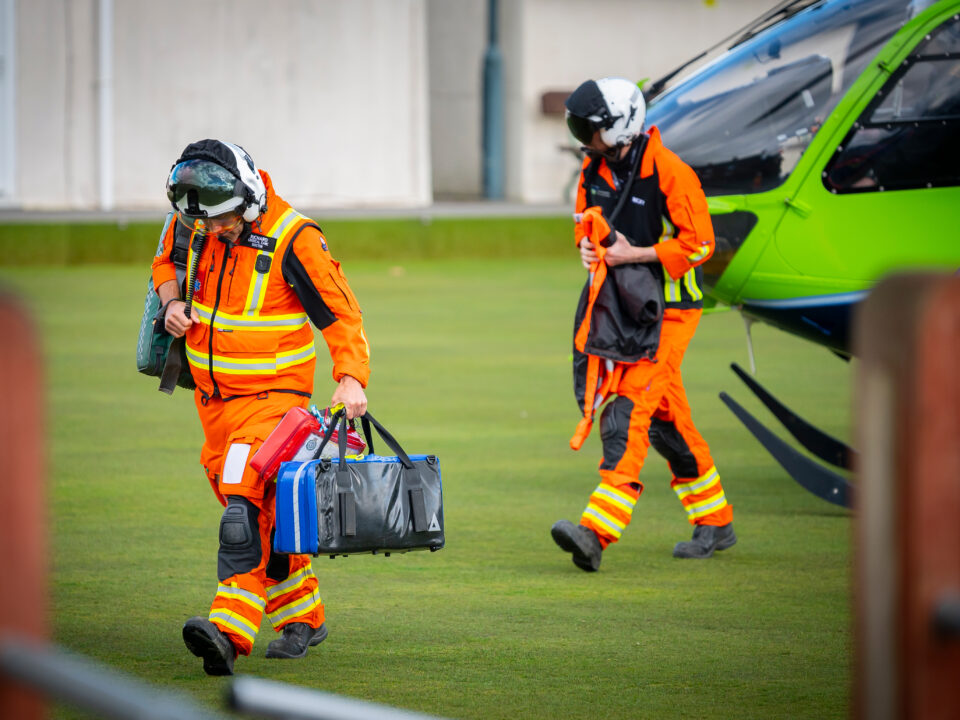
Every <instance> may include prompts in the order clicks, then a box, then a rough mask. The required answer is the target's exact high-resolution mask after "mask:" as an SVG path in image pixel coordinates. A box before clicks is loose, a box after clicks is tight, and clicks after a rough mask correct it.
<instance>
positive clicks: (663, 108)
mask: <svg viewBox="0 0 960 720" xmlns="http://www.w3.org/2000/svg"><path fill="white" fill-rule="evenodd" d="M908 5H909V3H908V2H907V0H859V1H856V0H855V1H854V2H846V3H833V4H830V3H827V4H818V5H814V6H812V7H810V8H807V9H806V10H803V11H801V12H799V13H797V14H796V15H795V16H794V17H792V18H791V19H790V20H788V21H787V22H784V23H781V24H779V25H774V26H773V27H771V28H769V29H767V30H764V31H763V32H760V33H759V34H757V35H756V36H754V37H752V38H751V39H749V40H747V41H746V42H744V43H742V44H740V45H737V46H735V47H733V48H732V49H731V50H730V51H729V52H727V53H726V54H724V55H723V56H721V57H720V58H719V59H718V60H717V61H715V62H714V63H712V64H709V65H707V66H706V67H704V68H702V69H701V70H700V71H698V72H697V73H696V74H694V75H692V76H691V77H690V78H688V79H687V80H685V81H683V82H680V83H679V84H678V85H676V86H675V87H673V88H672V89H670V90H668V91H667V92H665V93H664V94H663V95H660V96H659V97H657V98H655V99H654V100H653V101H652V102H651V104H650V108H649V111H648V115H647V117H648V124H650V125H657V126H658V127H659V128H660V132H661V133H662V134H663V138H664V142H665V143H666V144H667V146H668V147H670V149H671V150H673V151H674V152H676V153H677V154H678V155H679V156H680V157H682V158H683V159H684V161H686V162H687V163H688V164H689V165H690V166H692V167H693V169H694V170H695V171H696V172H697V175H698V176H699V177H700V181H701V184H702V185H703V188H704V191H705V192H706V194H707V195H733V194H742V193H758V192H764V191H767V190H770V189H772V188H775V187H777V186H778V185H780V184H782V183H783V182H784V180H786V178H787V177H788V176H789V175H790V173H791V171H792V170H793V168H794V167H795V166H796V164H797V163H798V162H799V160H800V157H801V156H802V155H803V152H804V150H806V148H807V146H808V145H809V144H810V142H811V140H812V139H813V137H814V135H815V134H816V133H817V131H818V130H819V129H820V126H821V124H822V123H823V121H824V120H825V119H826V118H827V116H828V115H829V114H830V112H831V111H832V110H833V108H834V107H835V106H836V104H837V103H838V102H839V101H840V99H841V98H842V97H843V95H844V94H845V93H846V91H847V89H848V88H849V87H850V85H852V84H853V82H854V81H855V80H856V79H857V77H858V76H859V75H860V73H861V72H862V70H863V69H864V67H866V65H867V63H869V62H870V61H871V60H872V59H873V57H874V56H875V55H876V53H877V52H878V51H879V50H880V48H881V47H883V45H884V44H885V43H886V42H887V40H889V39H890V37H892V35H893V34H894V33H895V32H896V31H897V30H898V29H899V28H900V27H901V25H902V23H903V21H904V18H905V16H906V15H905V13H906V8H907V6H908Z"/></svg>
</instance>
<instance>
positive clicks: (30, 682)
mask: <svg viewBox="0 0 960 720" xmlns="http://www.w3.org/2000/svg"><path fill="white" fill-rule="evenodd" d="M0 674H2V675H4V676H6V678H7V679H10V680H14V681H16V682H18V683H20V684H21V685H24V686H26V687H28V688H30V689H32V690H36V691H40V693H42V694H43V695H45V696H47V697H50V698H53V699H55V700H58V701H60V702H64V703H67V704H69V705H73V706H76V707H78V708H80V709H82V710H85V711H87V712H89V713H92V714H93V715H94V716H96V717H101V718H110V720H217V719H218V718H220V719H222V718H224V717H225V716H223V715H218V714H214V713H210V712H209V711H207V710H202V709H200V708H199V707H197V706H196V705H195V704H194V703H192V702H191V701H190V700H188V699H186V698H183V697H180V696H179V695H176V694H175V693H172V692H170V691H161V690H157V689H156V688H154V687H152V686H150V685H148V684H147V683H145V682H143V681H141V680H136V679H133V678H131V677H129V676H128V675H125V674H123V673H121V672H119V671H117V670H114V669H113V668H111V667H108V666H106V665H104V664H102V663H99V662H96V661H94V660H91V659H90V658H86V657H83V656H81V655H76V654H73V653H70V652H67V651H65V650H63V649H61V648H58V647H56V646H53V645H40V644H39V643H37V642H35V641H30V640H25V639H23V638H18V637H14V636H11V635H7V636H5V637H3V638H0Z"/></svg>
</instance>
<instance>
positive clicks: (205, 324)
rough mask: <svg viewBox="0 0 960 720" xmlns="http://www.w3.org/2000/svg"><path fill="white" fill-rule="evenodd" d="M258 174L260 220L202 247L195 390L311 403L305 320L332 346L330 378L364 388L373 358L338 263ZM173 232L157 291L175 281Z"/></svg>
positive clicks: (309, 332) (158, 270) (191, 338)
mask: <svg viewBox="0 0 960 720" xmlns="http://www.w3.org/2000/svg"><path fill="white" fill-rule="evenodd" d="M260 175H261V176H262V178H263V182H264V184H265V185H266V188H267V211H266V212H265V213H264V214H263V215H261V216H260V217H259V218H258V219H257V220H256V221H254V222H253V224H252V227H251V228H250V232H247V230H246V229H245V230H244V232H243V233H242V234H241V236H240V237H239V238H238V239H237V240H236V241H235V242H233V243H228V242H226V241H224V240H222V239H220V238H207V239H206V242H205V244H204V246H203V248H202V250H201V252H200V260H199V264H198V266H197V274H196V280H195V282H194V295H193V307H194V308H195V309H196V311H197V314H198V315H199V316H200V321H199V323H195V324H194V325H193V326H191V327H190V328H189V329H188V330H187V334H186V354H187V360H188V362H189V363H190V370H191V372H192V374H193V378H194V380H195V381H196V383H197V388H198V389H199V390H200V392H201V393H203V394H204V395H206V396H208V397H213V396H215V395H220V396H221V397H223V398H225V399H226V398H230V397H235V396H242V395H253V394H257V393H260V392H263V391H267V390H273V391H276V390H285V391H288V392H295V393H298V394H303V395H307V396H310V395H311V394H312V393H313V375H314V368H315V365H316V351H315V349H314V343H313V328H312V327H311V326H310V321H311V320H312V321H313V323H314V324H315V325H316V326H317V328H318V329H319V330H320V331H321V332H322V333H323V337H324V340H326V342H327V345H328V346H329V349H330V356H331V358H332V360H333V379H334V380H335V381H339V380H340V378H341V377H343V376H344V375H351V376H352V377H354V378H356V379H357V380H358V381H359V382H360V384H361V385H363V386H366V384H367V380H368V379H369V376H370V349H369V347H368V345H367V340H366V337H365V336H364V333H363V322H362V319H361V315H360V307H359V305H358V304H357V300H356V298H355V297H354V295H353V293H352V292H351V291H350V287H349V285H347V281H346V278H345V277H344V275H343V272H342V271H341V270H340V264H339V263H338V262H337V261H336V260H334V259H333V258H332V257H331V255H330V252H329V251H328V249H327V245H326V241H325V239H324V237H323V235H322V233H321V232H320V228H319V227H318V226H317V225H316V224H315V223H314V222H313V221H312V220H310V219H309V218H307V217H304V216H303V215H301V214H300V213H298V212H297V211H296V210H294V209H293V208H292V207H290V205H289V204H288V203H287V202H286V201H284V200H283V199H282V198H281V197H279V196H278V195H277V194H276V193H275V192H274V190H273V185H272V183H271V181H270V176H269V175H268V174H267V173H266V172H264V171H262V170H261V171H260ZM177 224H178V223H176V222H174V223H170V226H169V227H168V229H167V233H166V235H165V236H164V238H163V243H162V246H161V248H160V250H159V251H158V254H157V257H155V258H154V261H153V283H154V287H159V286H160V285H162V284H163V283H164V282H166V281H168V280H176V269H175V266H174V264H173V261H172V259H171V252H172V250H173V246H174V232H175V228H176V225H177ZM195 245H196V244H195V243H194V244H193V246H192V247H191V248H190V252H189V255H188V262H187V267H188V268H189V267H191V265H192V263H193V262H194V252H195ZM182 291H183V288H181V292H182ZM182 296H183V295H181V297H182Z"/></svg>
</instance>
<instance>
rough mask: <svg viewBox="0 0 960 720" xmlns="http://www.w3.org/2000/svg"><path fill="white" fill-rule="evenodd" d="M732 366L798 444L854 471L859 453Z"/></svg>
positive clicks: (732, 364) (733, 364)
mask: <svg viewBox="0 0 960 720" xmlns="http://www.w3.org/2000/svg"><path fill="white" fill-rule="evenodd" d="M730 367H731V369H732V370H733V371H734V372H735V373H736V374H737V376H738V377H739V378H740V379H741V380H743V382H745V383H746V384H747V387H748V388H750V390H751V391H752V392H753V394H754V395H756V396H757V397H758V398H760V401H761V402H762V403H763V404H764V405H766V406H767V408H768V409H769V410H770V412H772V413H773V414H774V415H775V416H776V417H777V420H779V421H780V422H781V423H783V426H784V427H785V428H786V429H787V430H788V431H789V433H790V434H791V435H793V436H794V437H795V438H796V439H797V442H799V443H800V444H801V445H803V446H804V447H805V448H806V449H807V450H809V451H810V452H812V453H813V454H814V455H816V456H817V457H818V458H820V459H821V460H823V461H824V462H828V463H830V464H831V465H834V466H836V467H838V468H843V469H844V470H852V469H853V463H854V462H855V461H856V459H857V451H856V450H854V449H853V448H851V447H850V446H849V445H847V444H846V443H844V442H841V441H840V440H837V439H836V438H835V437H833V436H832V435H827V434H826V433H825V432H823V431H822V430H820V428H818V427H816V426H815V425H811V424H810V423H808V422H807V421H806V420H804V419H803V418H802V417H800V416H799V415H797V414H796V413H795V412H793V410H791V409H790V408H788V407H787V406H786V405H784V404H783V403H781V402H780V401H779V400H777V399H776V398H775V397H774V396H773V395H771V394H770V393H769V392H767V391H766V390H765V389H764V387H763V386H762V385H761V384H760V383H758V382H757V381H756V380H754V379H753V378H752V377H751V376H750V375H748V374H747V373H746V371H744V369H743V368H741V367H740V366H739V365H737V364H736V363H730Z"/></svg>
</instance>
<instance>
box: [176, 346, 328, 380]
mask: <svg viewBox="0 0 960 720" xmlns="http://www.w3.org/2000/svg"><path fill="white" fill-rule="evenodd" d="M316 356H317V352H316V349H315V348H314V345H313V341H312V340H311V341H310V344H309V345H304V346H302V347H299V348H295V349H293V350H285V351H283V352H279V353H277V354H276V355H267V356H260V357H249V356H244V357H242V358H240V357H226V356H224V355H214V356H212V359H213V362H212V365H213V369H214V370H215V371H217V372H220V373H226V374H228V375H276V374H277V371H278V370H283V369H284V368H288V367H292V366H294V365H299V364H301V363H305V362H307V361H308V360H312V359H313V358H315V357H316ZM210 359H211V356H209V355H207V354H206V353H200V352H197V351H196V350H194V349H193V348H192V347H190V346H187V361H188V362H189V363H190V364H191V365H193V366H194V367H197V368H199V369H200V370H206V369H207V368H209V367H210V364H211V363H210Z"/></svg>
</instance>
